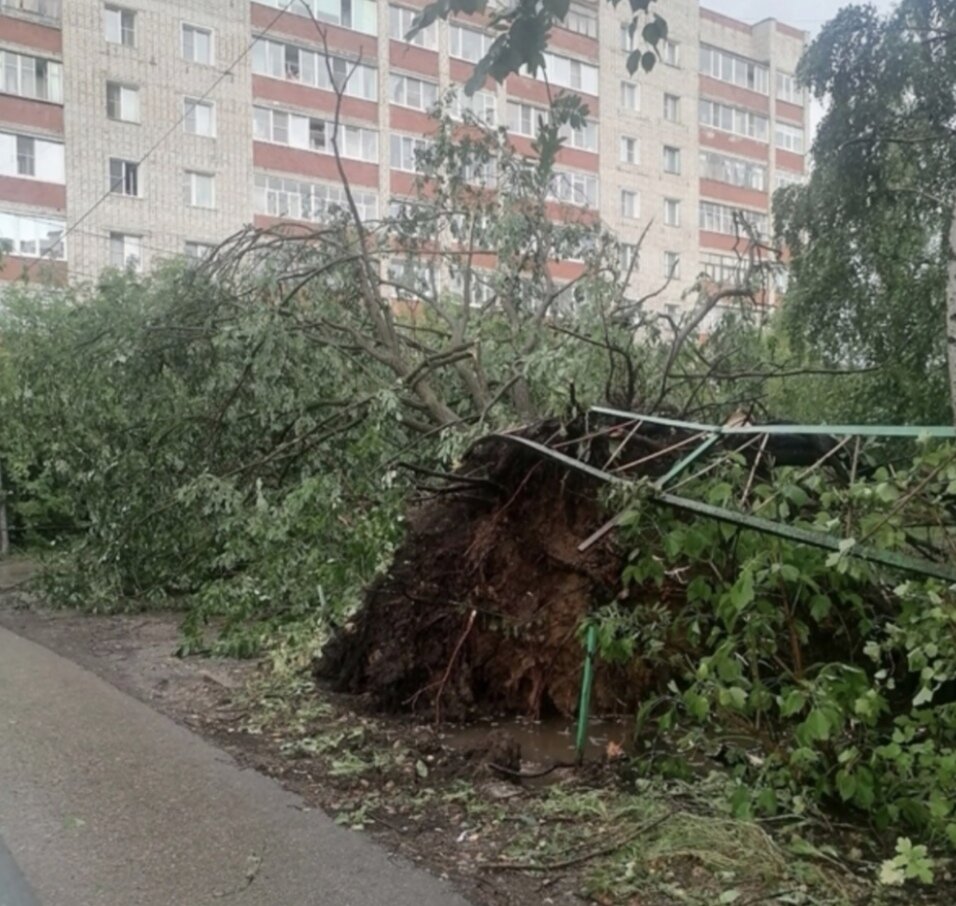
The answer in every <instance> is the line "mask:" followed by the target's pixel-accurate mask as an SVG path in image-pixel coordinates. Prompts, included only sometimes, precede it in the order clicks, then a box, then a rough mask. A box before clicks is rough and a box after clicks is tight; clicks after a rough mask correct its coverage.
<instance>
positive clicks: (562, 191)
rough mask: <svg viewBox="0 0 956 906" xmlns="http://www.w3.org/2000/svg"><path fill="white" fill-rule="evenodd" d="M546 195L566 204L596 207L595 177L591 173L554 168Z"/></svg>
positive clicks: (596, 190) (596, 184) (596, 183)
mask: <svg viewBox="0 0 956 906" xmlns="http://www.w3.org/2000/svg"><path fill="white" fill-rule="evenodd" d="M548 197H549V198H551V199H553V200H554V201H562V202H565V203H567V204H573V205H581V206H582V207H591V208H594V207H597V198H598V182H597V177H596V176H595V175H593V174H591V173H576V172H572V171H568V170H566V171H560V170H555V171H554V174H553V175H552V177H551V185H550V186H549V188H548Z"/></svg>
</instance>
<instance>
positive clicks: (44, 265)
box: [0, 255, 67, 285]
mask: <svg viewBox="0 0 956 906" xmlns="http://www.w3.org/2000/svg"><path fill="white" fill-rule="evenodd" d="M66 268H67V263H66V262H65V261H38V260H37V259H36V258H20V257H18V256H16V255H4V257H3V260H2V261H0V280H4V281H6V280H19V279H20V278H21V277H22V276H24V275H26V276H27V278H28V279H29V280H30V281H31V282H39V283H55V284H57V285H60V284H63V283H66V273H67V271H66Z"/></svg>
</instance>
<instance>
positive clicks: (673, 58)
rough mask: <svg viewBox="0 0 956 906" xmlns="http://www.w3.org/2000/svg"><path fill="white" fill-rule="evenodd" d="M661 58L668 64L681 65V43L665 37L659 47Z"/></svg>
mask: <svg viewBox="0 0 956 906" xmlns="http://www.w3.org/2000/svg"><path fill="white" fill-rule="evenodd" d="M658 50H659V51H660V55H661V59H662V60H663V61H664V62H665V63H666V64H667V65H668V66H680V44H678V43H677V42H676V41H671V40H670V39H669V38H665V39H664V40H663V41H661V43H660V46H659V47H658Z"/></svg>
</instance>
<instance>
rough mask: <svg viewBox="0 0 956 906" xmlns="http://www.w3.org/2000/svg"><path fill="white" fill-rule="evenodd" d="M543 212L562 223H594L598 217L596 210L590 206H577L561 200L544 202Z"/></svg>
mask: <svg viewBox="0 0 956 906" xmlns="http://www.w3.org/2000/svg"><path fill="white" fill-rule="evenodd" d="M544 207H545V213H546V214H547V215H548V217H549V218H550V219H551V220H560V221H561V222H562V223H581V224H588V225H590V224H594V223H597V221H598V219H599V216H600V215H599V214H598V212H597V211H593V210H591V209H590V208H579V207H578V206H577V205H573V204H565V203H564V202H561V201H548V202H546V203H545V206H544Z"/></svg>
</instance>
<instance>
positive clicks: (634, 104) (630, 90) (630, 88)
mask: <svg viewBox="0 0 956 906" xmlns="http://www.w3.org/2000/svg"><path fill="white" fill-rule="evenodd" d="M621 109H622V110H632V111H638V110H640V109H641V93H640V89H639V88H638V87H637V85H635V84H634V83H633V82H621Z"/></svg>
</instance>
